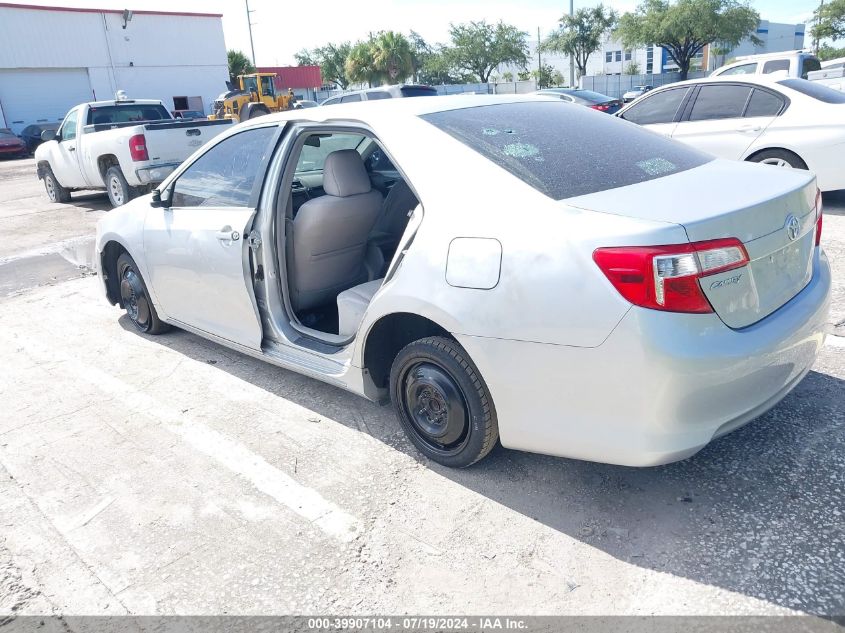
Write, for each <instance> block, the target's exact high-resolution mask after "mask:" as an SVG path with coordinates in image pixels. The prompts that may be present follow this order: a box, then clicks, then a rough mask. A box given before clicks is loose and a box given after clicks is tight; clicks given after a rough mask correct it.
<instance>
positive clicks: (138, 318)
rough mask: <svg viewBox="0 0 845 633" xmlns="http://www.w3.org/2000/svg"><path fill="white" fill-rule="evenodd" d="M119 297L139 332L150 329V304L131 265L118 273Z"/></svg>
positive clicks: (139, 278)
mask: <svg viewBox="0 0 845 633" xmlns="http://www.w3.org/2000/svg"><path fill="white" fill-rule="evenodd" d="M120 298H121V300H122V302H123V305H124V307H125V308H126V314H128V315H129V318H130V319H131V320H132V323H134V324H135V327H136V328H138V329H139V330H140V331H141V332H148V331H149V329H150V324H151V320H150V304H149V300H148V299H147V293H146V292H144V285H143V284H142V283H141V277H140V276H139V275H138V273H136V272H135V271H134V270H133V269H132V268H131V267H129V266H126V267H125V268H124V269H123V270H122V271H121V274H120Z"/></svg>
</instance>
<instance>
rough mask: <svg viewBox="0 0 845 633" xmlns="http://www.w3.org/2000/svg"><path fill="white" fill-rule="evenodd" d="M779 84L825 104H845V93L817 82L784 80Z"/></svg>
mask: <svg viewBox="0 0 845 633" xmlns="http://www.w3.org/2000/svg"><path fill="white" fill-rule="evenodd" d="M778 83H779V84H781V85H782V86H786V87H787V88H791V89H792V90H795V91H796V92H800V93H801V94H804V95H807V96H808V97H812V98H813V99H816V100H818V101H822V102H824V103H845V93H842V92H839V91H838V90H834V89H833V88H828V87H827V86H825V85H824V84H820V83H818V82H816V81H807V80H806V79H784V80H783V81H779V82H778Z"/></svg>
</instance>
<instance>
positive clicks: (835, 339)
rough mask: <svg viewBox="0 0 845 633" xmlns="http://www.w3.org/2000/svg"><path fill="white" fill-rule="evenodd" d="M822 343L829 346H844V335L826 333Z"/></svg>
mask: <svg viewBox="0 0 845 633" xmlns="http://www.w3.org/2000/svg"><path fill="white" fill-rule="evenodd" d="M824 344H825V345H829V346H830V347H845V337H843V336H834V335H833V334H828V335H827V338H826V339H825V341H824Z"/></svg>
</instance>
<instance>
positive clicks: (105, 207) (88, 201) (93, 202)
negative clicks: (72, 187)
mask: <svg viewBox="0 0 845 633" xmlns="http://www.w3.org/2000/svg"><path fill="white" fill-rule="evenodd" d="M65 204H67V205H68V206H73V207H76V208H77V209H81V210H83V211H111V209H112V206H111V202H109V197H108V195H107V194H106V193H105V192H103V191H91V192H84V193H72V194H70V202H67V203H65Z"/></svg>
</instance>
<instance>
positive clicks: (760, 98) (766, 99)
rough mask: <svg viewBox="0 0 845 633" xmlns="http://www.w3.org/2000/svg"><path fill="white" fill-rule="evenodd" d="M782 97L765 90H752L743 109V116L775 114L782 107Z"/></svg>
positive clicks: (778, 112)
mask: <svg viewBox="0 0 845 633" xmlns="http://www.w3.org/2000/svg"><path fill="white" fill-rule="evenodd" d="M783 105H784V101H783V97H779V96H778V95H776V94H773V93H771V92H768V91H766V90H754V92H752V93H751V100H750V101H749V102H748V107H747V108H746V110H745V116H747V117H754V116H777V115H778V114H780V111H781V109H783Z"/></svg>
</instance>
